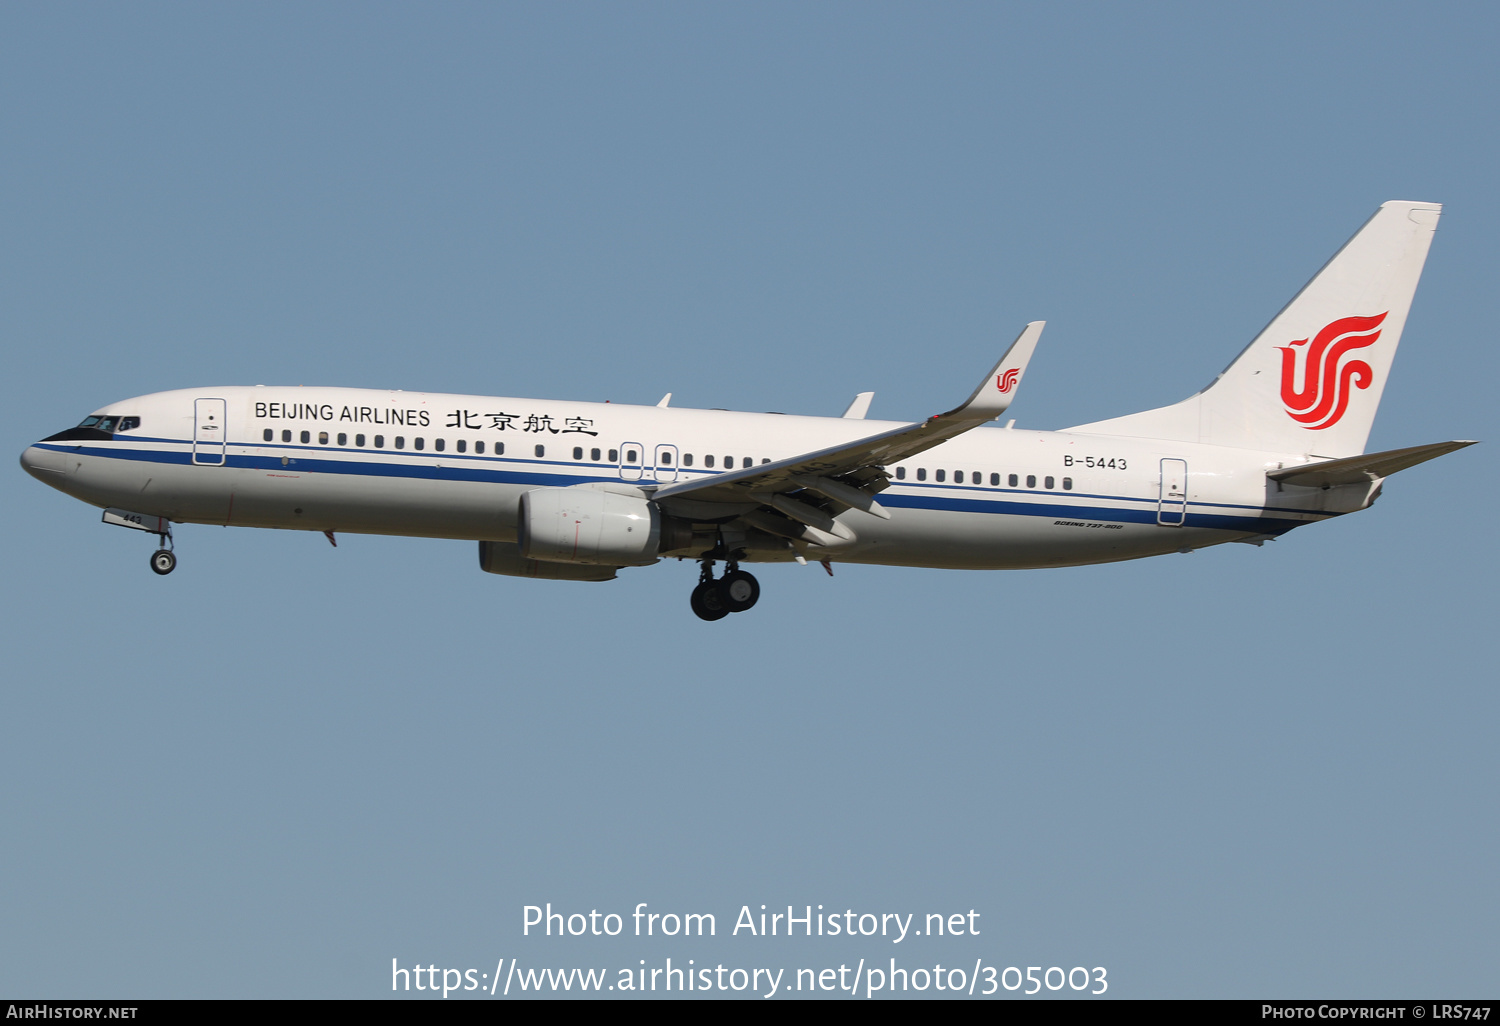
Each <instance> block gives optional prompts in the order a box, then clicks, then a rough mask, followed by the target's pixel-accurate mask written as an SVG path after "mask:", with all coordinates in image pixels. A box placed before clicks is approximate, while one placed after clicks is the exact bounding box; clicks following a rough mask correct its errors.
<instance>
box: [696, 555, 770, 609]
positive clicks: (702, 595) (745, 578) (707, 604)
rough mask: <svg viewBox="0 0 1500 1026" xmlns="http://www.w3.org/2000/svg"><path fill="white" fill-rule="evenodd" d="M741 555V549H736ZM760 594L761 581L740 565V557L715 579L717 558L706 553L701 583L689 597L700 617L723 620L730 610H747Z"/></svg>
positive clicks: (699, 582) (727, 565) (700, 577)
mask: <svg viewBox="0 0 1500 1026" xmlns="http://www.w3.org/2000/svg"><path fill="white" fill-rule="evenodd" d="M736 555H738V553H736ZM759 598H760V582H759V581H757V580H756V579H755V577H754V576H753V575H751V574H749V573H746V572H745V571H744V570H741V569H740V566H739V561H738V560H735V559H732V558H731V559H728V560H726V561H725V564H724V576H723V577H721V578H719V579H718V580H717V581H716V580H714V561H713V559H712V558H711V557H708V556H706V557H704V559H703V570H702V572H701V573H700V574H699V577H698V586H697V587H696V588H694V589H693V594H692V597H691V598H690V599H689V600H688V601H689V604H690V605H691V606H692V607H693V612H694V613H695V614H697V616H698V618H699V619H700V620H722V619H724V617H726V616H728V615H729V614H730V613H743V612H744V611H745V610H747V609H749V608H750V607H751V606H753V605H755V603H756V600H757V599H759Z"/></svg>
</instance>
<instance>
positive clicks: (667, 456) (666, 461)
mask: <svg viewBox="0 0 1500 1026" xmlns="http://www.w3.org/2000/svg"><path fill="white" fill-rule="evenodd" d="M661 465H662V466H664V467H670V466H671V465H672V454H671V453H670V452H664V453H662V454H661Z"/></svg>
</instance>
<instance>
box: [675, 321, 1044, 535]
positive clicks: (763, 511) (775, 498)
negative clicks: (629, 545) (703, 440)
mask: <svg viewBox="0 0 1500 1026" xmlns="http://www.w3.org/2000/svg"><path fill="white" fill-rule="evenodd" d="M1045 323H1046V322H1045V321H1032V322H1031V323H1030V324H1028V325H1026V328H1025V329H1024V330H1023V331H1022V332H1021V334H1020V335H1019V336H1017V338H1016V340H1015V341H1014V342H1012V343H1011V345H1010V348H1009V349H1007V350H1006V351H1005V355H1004V356H1002V357H1001V358H1000V362H999V363H997V364H995V368H994V369H993V370H992V371H990V372H989V373H988V374H986V375H985V377H984V380H983V381H981V382H980V383H979V387H978V388H976V389H975V390H974V392H973V394H972V395H970V396H969V398H968V399H967V400H966V401H965V402H964V403H963V404H962V405H960V406H958V407H956V408H954V409H952V410H949V411H948V412H947V413H940V414H937V415H936V416H932V417H928V418H927V419H926V420H924V421H920V422H918V423H915V424H904V425H902V426H901V427H897V428H892V429H891V430H889V431H883V432H881V433H879V434H874V435H869V436H867V437H865V438H860V439H857V440H856V441H853V442H846V443H844V444H842V445H838V446H834V447H832V448H828V449H821V450H818V451H816V452H809V453H803V454H802V455H799V456H793V457H791V458H789V459H784V460H777V461H776V462H774V463H762V464H761V465H760V466H756V467H747V468H745V469H743V470H736V471H732V472H729V473H724V474H719V475H717V476H716V477H713V478H709V479H707V480H698V481H684V482H681V483H679V484H673V485H667V486H666V487H663V488H659V489H657V491H656V492H655V493H654V495H653V496H652V497H653V498H654V499H655V500H656V501H657V502H658V503H660V504H662V505H663V507H664V508H667V509H668V510H671V509H672V507H673V506H678V507H682V508H691V509H693V510H695V512H696V513H698V514H701V513H704V512H711V510H708V509H705V507H702V506H700V505H699V504H700V503H710V504H723V505H724V506H726V507H737V508H730V509H725V510H724V513H725V514H726V515H732V514H734V513H737V512H741V511H745V512H743V513H742V514H741V515H742V518H743V519H744V520H745V521H746V522H747V523H749V524H750V525H751V526H754V527H759V528H761V529H762V530H767V531H769V532H770V533H772V534H780V535H781V536H783V537H787V538H791V539H793V540H802V541H806V542H808V543H810V544H815V545H844V544H848V543H849V542H851V541H853V540H854V535H853V532H852V531H850V530H849V528H848V527H847V526H846V525H844V524H841V523H836V522H835V521H834V520H833V518H834V517H835V516H837V515H838V514H839V513H842V512H843V511H844V510H846V509H850V508H854V509H862V510H864V511H865V512H867V513H872V514H874V515H875V516H878V517H885V518H887V519H888V518H889V516H890V514H888V513H887V512H886V511H885V510H884V509H883V508H881V506H880V504H879V503H877V502H876V501H875V493H877V492H879V491H881V490H882V489H884V488H885V487H886V486H887V485H888V484H889V481H890V479H889V477H888V476H887V475H886V473H885V469H884V468H885V465H886V464H888V463H895V462H898V461H900V460H904V459H907V458H909V457H911V456H915V455H916V454H917V453H920V452H925V451H927V450H928V449H931V448H932V447H934V446H936V445H940V444H942V443H943V442H946V441H947V440H948V439H950V438H954V437H956V436H958V435H961V434H963V433H964V432H965V431H969V430H971V429H973V428H976V427H978V426H979V425H980V424H984V423H987V422H988V421H991V420H994V419H995V418H996V417H998V416H1000V415H1001V414H1002V413H1004V412H1005V411H1006V409H1007V408H1009V406H1010V403H1011V400H1012V399H1013V398H1015V394H1016V391H1017V389H1018V387H1019V385H1020V382H1021V376H1022V375H1023V374H1025V372H1026V364H1027V363H1028V362H1029V361H1030V360H1031V354H1032V353H1033V352H1034V351H1035V350H1036V344H1037V340H1038V339H1039V338H1041V335H1042V328H1043V327H1044V326H1045ZM793 493H804V494H797V495H795V496H794V495H793ZM805 493H812V494H811V495H807V494H805ZM808 500H811V501H808ZM747 506H748V507H750V508H749V510H748V511H746V509H747ZM773 510H774V511H775V512H772V511H773ZM697 518H698V519H708V518H707V517H703V516H701V515H700V516H698V517H697ZM787 518H790V520H788V519H787ZM792 521H795V523H792ZM809 529H810V530H809Z"/></svg>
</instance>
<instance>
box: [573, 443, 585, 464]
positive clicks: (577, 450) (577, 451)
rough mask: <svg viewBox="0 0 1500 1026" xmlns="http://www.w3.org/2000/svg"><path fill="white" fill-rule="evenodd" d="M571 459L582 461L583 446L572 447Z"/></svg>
mask: <svg viewBox="0 0 1500 1026" xmlns="http://www.w3.org/2000/svg"><path fill="white" fill-rule="evenodd" d="M573 458H574V459H575V460H581V459H583V446H581V445H575V446H573Z"/></svg>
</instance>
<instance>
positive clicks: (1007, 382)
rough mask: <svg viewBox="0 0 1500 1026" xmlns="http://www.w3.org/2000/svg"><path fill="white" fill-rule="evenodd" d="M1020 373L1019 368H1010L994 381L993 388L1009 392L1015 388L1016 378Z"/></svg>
mask: <svg viewBox="0 0 1500 1026" xmlns="http://www.w3.org/2000/svg"><path fill="white" fill-rule="evenodd" d="M1020 373H1021V368H1019V367H1012V368H1011V369H1010V370H1008V371H1006V372H1005V373H1004V374H1002V375H1000V376H999V377H998V378H996V379H995V387H996V388H998V389H999V390H1000V391H1002V392H1009V391H1010V390H1011V389H1013V388H1015V387H1016V377H1017V375H1019V374H1020Z"/></svg>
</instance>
